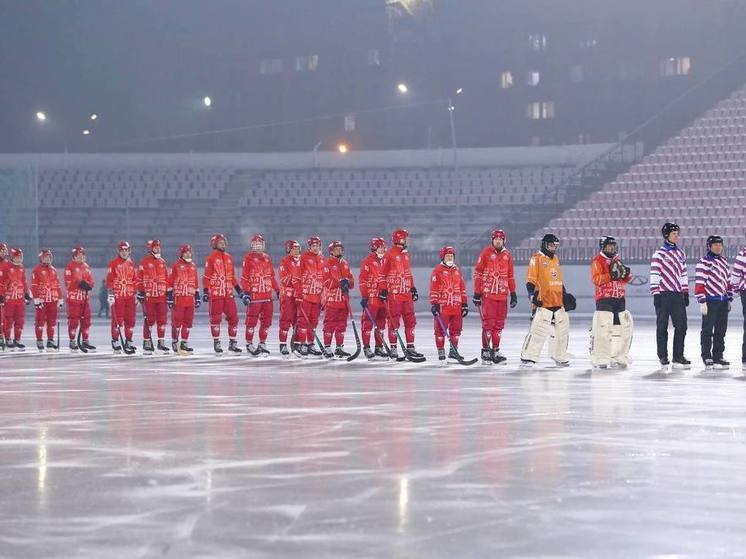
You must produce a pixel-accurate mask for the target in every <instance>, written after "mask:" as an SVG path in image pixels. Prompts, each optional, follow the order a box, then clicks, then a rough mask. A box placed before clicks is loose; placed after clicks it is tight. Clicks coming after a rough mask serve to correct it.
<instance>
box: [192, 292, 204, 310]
mask: <svg viewBox="0 0 746 559" xmlns="http://www.w3.org/2000/svg"><path fill="white" fill-rule="evenodd" d="M201 304H202V298H201V297H200V296H199V291H195V292H194V308H195V309H198V308H199V306H200V305H201Z"/></svg>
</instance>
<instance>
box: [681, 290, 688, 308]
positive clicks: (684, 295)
mask: <svg viewBox="0 0 746 559" xmlns="http://www.w3.org/2000/svg"><path fill="white" fill-rule="evenodd" d="M681 295H682V296H683V297H684V306H685V307H688V306H689V292H688V291H687V292H686V293H682V294H681Z"/></svg>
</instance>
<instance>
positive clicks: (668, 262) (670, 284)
mask: <svg viewBox="0 0 746 559" xmlns="http://www.w3.org/2000/svg"><path fill="white" fill-rule="evenodd" d="M661 234H662V235H663V239H664V241H663V246H661V247H660V248H659V249H658V250H656V251H655V253H654V254H653V258H652V259H651V261H650V294H651V295H652V296H653V304H654V305H655V315H656V335H655V337H656V342H657V344H658V359H660V362H661V365H662V366H664V367H667V366H668V365H669V361H668V319H669V318H670V319H671V322H672V323H673V329H674V333H673V365H672V367H673V368H674V369H688V368H689V367H690V366H691V361H689V360H688V359H687V358H686V357H684V339H685V338H686V307H688V306H689V277H688V276H687V272H686V255H685V254H684V251H683V250H681V249H680V248H679V247H678V245H677V244H676V242H677V241H678V240H679V226H678V225H676V224H675V223H666V224H664V225H663V227H662V228H661Z"/></svg>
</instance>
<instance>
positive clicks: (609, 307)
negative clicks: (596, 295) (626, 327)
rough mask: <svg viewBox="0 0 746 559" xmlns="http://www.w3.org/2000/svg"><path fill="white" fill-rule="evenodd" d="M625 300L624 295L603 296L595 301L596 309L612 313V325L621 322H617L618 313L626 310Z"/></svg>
mask: <svg viewBox="0 0 746 559" xmlns="http://www.w3.org/2000/svg"><path fill="white" fill-rule="evenodd" d="M626 304H627V303H626V300H625V299H624V297H605V298H603V299H599V300H598V301H596V310H597V311H606V312H610V313H613V314H614V326H618V325H620V324H621V322H619V313H623V312H624V311H625V310H626Z"/></svg>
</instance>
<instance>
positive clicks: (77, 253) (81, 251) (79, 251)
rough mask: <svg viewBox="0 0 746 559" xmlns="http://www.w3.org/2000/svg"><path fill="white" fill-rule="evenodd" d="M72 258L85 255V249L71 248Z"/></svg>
mask: <svg viewBox="0 0 746 559" xmlns="http://www.w3.org/2000/svg"><path fill="white" fill-rule="evenodd" d="M72 254H73V258H75V257H76V256H80V255H81V254H85V249H84V248H83V247H73V250H72Z"/></svg>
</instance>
